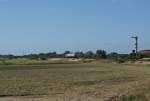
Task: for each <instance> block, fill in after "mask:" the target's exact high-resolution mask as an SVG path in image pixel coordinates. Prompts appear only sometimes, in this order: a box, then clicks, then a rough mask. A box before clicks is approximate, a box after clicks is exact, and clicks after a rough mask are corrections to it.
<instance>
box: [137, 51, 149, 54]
mask: <svg viewBox="0 0 150 101" xmlns="http://www.w3.org/2000/svg"><path fill="white" fill-rule="evenodd" d="M138 53H140V54H144V55H150V50H141V51H139V52H138Z"/></svg>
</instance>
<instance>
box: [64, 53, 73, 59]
mask: <svg viewBox="0 0 150 101" xmlns="http://www.w3.org/2000/svg"><path fill="white" fill-rule="evenodd" d="M65 58H75V54H73V53H68V54H65Z"/></svg>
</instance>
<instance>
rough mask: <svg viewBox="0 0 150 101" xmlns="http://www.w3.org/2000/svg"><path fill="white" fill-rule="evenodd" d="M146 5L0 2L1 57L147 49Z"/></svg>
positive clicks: (149, 17) (137, 1) (132, 0)
mask: <svg viewBox="0 0 150 101" xmlns="http://www.w3.org/2000/svg"><path fill="white" fill-rule="evenodd" d="M149 5H150V0H0V54H23V53H35V52H49V51H57V52H63V51H65V50H71V51H88V50H93V51H94V50H96V49H105V50H107V51H108V52H113V51H116V52H120V53H128V52H130V51H132V49H133V45H134V44H133V42H134V41H133V40H132V39H131V38H130V37H131V36H132V35H133V34H132V33H137V35H138V36H139V37H140V49H149V48H150V6H149Z"/></svg>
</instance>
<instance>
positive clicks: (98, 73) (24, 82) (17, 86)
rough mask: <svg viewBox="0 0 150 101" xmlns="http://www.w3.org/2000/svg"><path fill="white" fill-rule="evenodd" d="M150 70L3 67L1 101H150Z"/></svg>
mask: <svg viewBox="0 0 150 101" xmlns="http://www.w3.org/2000/svg"><path fill="white" fill-rule="evenodd" d="M149 100H150V66H143V65H125V64H114V63H109V62H95V63H89V64H87V63H85V64H50V65H1V66H0V101H149Z"/></svg>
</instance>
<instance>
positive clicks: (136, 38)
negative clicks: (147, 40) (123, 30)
mask: <svg viewBox="0 0 150 101" xmlns="http://www.w3.org/2000/svg"><path fill="white" fill-rule="evenodd" d="M131 38H133V39H135V52H136V54H138V36H133V37H131Z"/></svg>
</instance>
